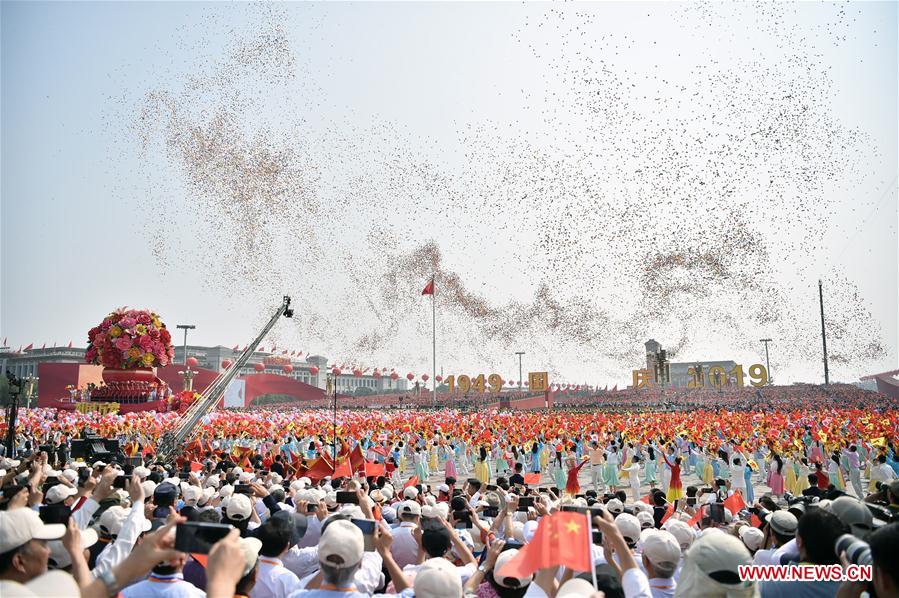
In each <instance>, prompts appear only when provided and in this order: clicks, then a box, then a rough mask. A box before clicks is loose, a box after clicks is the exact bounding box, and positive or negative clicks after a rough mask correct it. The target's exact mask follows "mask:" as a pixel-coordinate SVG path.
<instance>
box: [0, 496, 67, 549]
mask: <svg viewBox="0 0 899 598" xmlns="http://www.w3.org/2000/svg"><path fill="white" fill-rule="evenodd" d="M0 530H3V533H2V534H0V554H3V553H4V552H9V551H10V550H12V549H13V548H18V547H19V546H23V545H25V544H27V543H28V542H30V541H31V540H59V539H60V538H62V537H63V535H64V534H65V533H66V526H64V525H63V524H61V523H52V524H46V523H44V522H43V521H41V518H40V516H38V514H37V512H36V511H33V510H31V509H29V508H26V507H22V508H19V509H13V510H11V511H0Z"/></svg>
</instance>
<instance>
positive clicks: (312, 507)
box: [306, 503, 318, 513]
mask: <svg viewBox="0 0 899 598" xmlns="http://www.w3.org/2000/svg"><path fill="white" fill-rule="evenodd" d="M317 509H318V505H317V504H315V503H310V504H308V505H306V512H307V513H315V511H316V510H317Z"/></svg>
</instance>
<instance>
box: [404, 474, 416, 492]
mask: <svg viewBox="0 0 899 598" xmlns="http://www.w3.org/2000/svg"><path fill="white" fill-rule="evenodd" d="M417 484H418V476H417V475H414V476H412V477H411V478H409V481H408V482H406V483H405V484H403V490H405V489H406V488H411V487H412V486H415V485H417Z"/></svg>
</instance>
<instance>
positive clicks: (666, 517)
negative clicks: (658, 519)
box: [662, 503, 674, 523]
mask: <svg viewBox="0 0 899 598" xmlns="http://www.w3.org/2000/svg"><path fill="white" fill-rule="evenodd" d="M672 515H674V503H671V504H669V505H668V508H667V509H665V514H664V515H662V523H665V522H666V521H668V520H669V519H671V516H672Z"/></svg>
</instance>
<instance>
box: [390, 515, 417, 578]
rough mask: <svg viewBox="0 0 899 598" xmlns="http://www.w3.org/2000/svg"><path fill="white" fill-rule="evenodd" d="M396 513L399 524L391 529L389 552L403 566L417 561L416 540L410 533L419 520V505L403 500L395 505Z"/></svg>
mask: <svg viewBox="0 0 899 598" xmlns="http://www.w3.org/2000/svg"><path fill="white" fill-rule="evenodd" d="M396 514H397V517H399V519H400V524H399V526H398V527H397V528H396V529H394V530H393V544H392V545H391V546H390V554H392V555H393V559H394V560H395V561H396V563H397V565H399V566H400V568H403V567H405V566H406V565H412V564H415V563H417V562H418V541H417V540H416V539H415V536H413V535H412V534H413V532H414V531H415V529H416V528H417V527H418V525H419V523H420V522H421V505H420V504H418V503H417V502H415V501H412V500H407V501H403V502H401V503H400V504H399V506H398V507H397V509H396Z"/></svg>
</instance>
